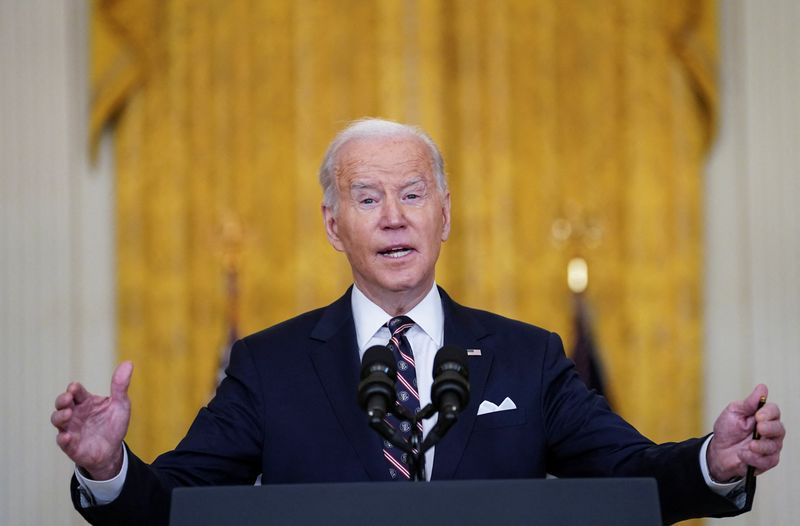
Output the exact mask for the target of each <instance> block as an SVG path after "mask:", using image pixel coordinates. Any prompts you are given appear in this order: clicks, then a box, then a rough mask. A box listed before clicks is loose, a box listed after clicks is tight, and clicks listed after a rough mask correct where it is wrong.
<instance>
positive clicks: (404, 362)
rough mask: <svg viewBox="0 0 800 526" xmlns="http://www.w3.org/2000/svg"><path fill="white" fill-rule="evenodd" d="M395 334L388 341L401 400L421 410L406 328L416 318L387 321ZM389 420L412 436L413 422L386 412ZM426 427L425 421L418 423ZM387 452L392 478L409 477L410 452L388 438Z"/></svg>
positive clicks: (410, 410) (412, 412) (412, 355)
mask: <svg viewBox="0 0 800 526" xmlns="http://www.w3.org/2000/svg"><path fill="white" fill-rule="evenodd" d="M387 326H388V327H389V332H390V333H391V335H392V337H391V338H390V339H389V343H387V344H386V346H387V347H389V350H390V351H392V354H393V355H394V359H395V361H396V362H397V383H396V384H395V388H396V389H397V403H398V404H401V405H403V406H404V407H405V408H406V409H407V410H408V412H409V414H412V415H414V414H416V413H417V411H419V393H418V392H417V370H416V368H415V367H414V353H413V352H412V351H411V345H409V343H408V340H407V339H406V337H405V332H406V331H407V330H408V329H410V328H411V327H413V326H414V322H413V321H412V320H411V318H409V317H407V316H397V317H395V318H392V319H391V320H389V323H387ZM386 422H387V423H388V424H389V425H390V426H392V427H393V428H394V429H397V428H398V426H399V428H400V431H401V432H402V434H403V436H404V437H405V438H406V439H407V440H409V443H410V437H411V424H410V423H409V422H405V421H402V422H401V421H400V420H399V419H398V418H397V417H396V416H395V415H394V414H390V415H387V416H386ZM417 425H418V427H419V428H420V430H422V422H418V423H417ZM383 456H384V457H385V458H386V461H387V462H388V464H389V476H390V477H392V480H409V479H411V471H410V469H409V466H408V453H404V452H402V451H400V449H398V448H397V447H395V446H393V445H392V444H391V443H389V442H388V441H387V440H384V442H383Z"/></svg>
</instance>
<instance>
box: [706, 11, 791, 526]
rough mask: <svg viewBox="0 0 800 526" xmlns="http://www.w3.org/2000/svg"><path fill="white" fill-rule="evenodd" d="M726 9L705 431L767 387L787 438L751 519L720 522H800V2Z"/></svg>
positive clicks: (710, 204)
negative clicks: (726, 409) (730, 407)
mask: <svg viewBox="0 0 800 526" xmlns="http://www.w3.org/2000/svg"><path fill="white" fill-rule="evenodd" d="M720 9H721V13H722V17H721V44H722V46H721V51H722V77H721V86H720V87H721V92H722V113H721V130H720V135H719V142H718V144H717V148H716V151H715V152H714V156H713V159H712V162H711V163H710V166H709V173H708V185H707V188H706V191H707V194H706V210H707V214H708V215H707V231H706V280H705V285H706V290H705V295H706V415H707V416H706V422H707V424H708V425H709V426H710V425H711V423H712V422H713V420H714V418H715V417H716V415H717V413H718V412H719V410H720V409H721V408H722V407H723V406H724V405H725V404H726V403H727V402H728V401H729V400H732V399H735V398H740V397H742V396H744V395H745V394H747V393H748V392H749V390H750V389H752V387H753V385H755V384H756V383H759V382H763V383H766V384H768V385H769V387H770V398H771V399H772V400H774V401H776V402H778V403H779V404H780V405H781V407H782V409H783V416H784V419H785V421H786V425H787V426H788V428H789V435H788V440H787V443H786V445H785V450H784V454H783V456H782V459H781V465H780V466H779V468H778V469H777V470H775V471H773V472H770V473H768V474H766V475H765V476H764V477H761V478H760V479H759V482H758V495H757V497H756V502H755V506H754V511H753V513H750V514H748V515H746V516H743V517H741V518H737V519H734V520H730V521H729V520H725V521H724V522H722V523H721V524H726V525H731V526H732V525H735V524H742V525H744V524H746V525H773V524H797V519H796V514H797V510H796V505H797V503H796V502H792V500H793V499H794V500H796V497H797V495H800V483H799V482H798V476H797V474H798V473H800V440H798V438H797V437H798V436H800V405H798V402H800V211H799V210H800V33H798V32H797V29H796V28H797V27H798V25H800V3H798V2H797V1H796V0H771V1H770V2H754V1H748V0H735V1H733V0H723V1H722V2H721V3H720ZM712 522H714V523H716V522H718V521H712Z"/></svg>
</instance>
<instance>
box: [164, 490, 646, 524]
mask: <svg viewBox="0 0 800 526" xmlns="http://www.w3.org/2000/svg"><path fill="white" fill-rule="evenodd" d="M234 524H235V525H237V526H255V525H266V524H281V525H283V524H292V525H299V526H303V525H311V524H313V525H320V524H324V525H326V526H333V525H340V524H341V525H347V526H362V525H363V526H401V525H402V526H408V525H412V524H417V525H423V524H434V525H438V524H442V525H445V524H454V525H458V526H472V525H474V526H501V525H511V524H513V525H518V524H526V525H542V526H545V525H546V526H573V525H592V526H627V525H630V526H656V525H659V524H661V514H660V509H659V503H658V491H657V487H656V482H655V480H653V479H635V478H627V479H625V478H623V479H551V480H469V481H434V482H427V483H426V482H355V483H337V484H293V485H266V486H226V487H200V488H178V489H176V490H175V491H174V492H173V495H172V509H171V513H170V525H171V526H229V525H234Z"/></svg>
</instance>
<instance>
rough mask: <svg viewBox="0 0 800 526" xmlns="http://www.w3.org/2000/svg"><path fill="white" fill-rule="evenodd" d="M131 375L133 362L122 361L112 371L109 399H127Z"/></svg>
mask: <svg viewBox="0 0 800 526" xmlns="http://www.w3.org/2000/svg"><path fill="white" fill-rule="evenodd" d="M132 375H133V362H131V361H124V362H122V363H121V364H119V365H118V366H117V368H116V369H115V370H114V375H113V376H112V377H111V398H112V399H114V400H127V399H128V386H129V385H131V376H132Z"/></svg>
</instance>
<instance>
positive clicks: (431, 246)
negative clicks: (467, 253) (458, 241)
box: [323, 136, 450, 314]
mask: <svg viewBox="0 0 800 526" xmlns="http://www.w3.org/2000/svg"><path fill="white" fill-rule="evenodd" d="M336 185H337V195H338V199H339V204H338V210H337V211H336V212H335V213H334V211H333V210H331V209H329V208H324V209H323V214H324V217H325V227H326V230H327V234H328V239H329V240H330V242H331V244H332V245H333V246H334V248H336V250H339V251H342V252H344V253H345V254H347V258H348V260H349V261H350V266H351V267H352V269H353V279H354V280H355V282H356V285H358V288H359V289H360V290H361V291H362V292H364V293H365V294H366V295H367V297H369V298H370V299H371V300H372V301H374V302H375V303H377V304H378V305H379V306H381V307H383V308H384V310H386V309H387V308H392V306H398V305H402V304H403V302H405V301H410V302H411V303H412V304H411V305H409V306H413V305H414V304H416V302H418V301H419V300H421V299H422V297H424V295H425V294H426V293H427V292H428V290H430V287H431V286H432V285H433V279H434V267H435V265H436V260H437V259H438V257H439V249H440V247H441V244H442V241H445V240H446V239H447V237H448V235H449V234H450V195H449V194H446V195H442V193H441V192H440V191H439V188H438V186H437V185H436V179H435V177H434V175H433V169H432V164H431V159H430V155H429V153H428V149H427V148H426V146H425V145H424V144H423V143H422V141H421V140H420V139H418V138H416V137H413V136H397V137H374V138H368V139H353V140H351V141H349V142H348V143H346V144H345V145H344V146H343V147H342V149H341V150H340V151H339V156H338V163H337V167H336ZM390 314H395V313H394V312H390Z"/></svg>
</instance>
